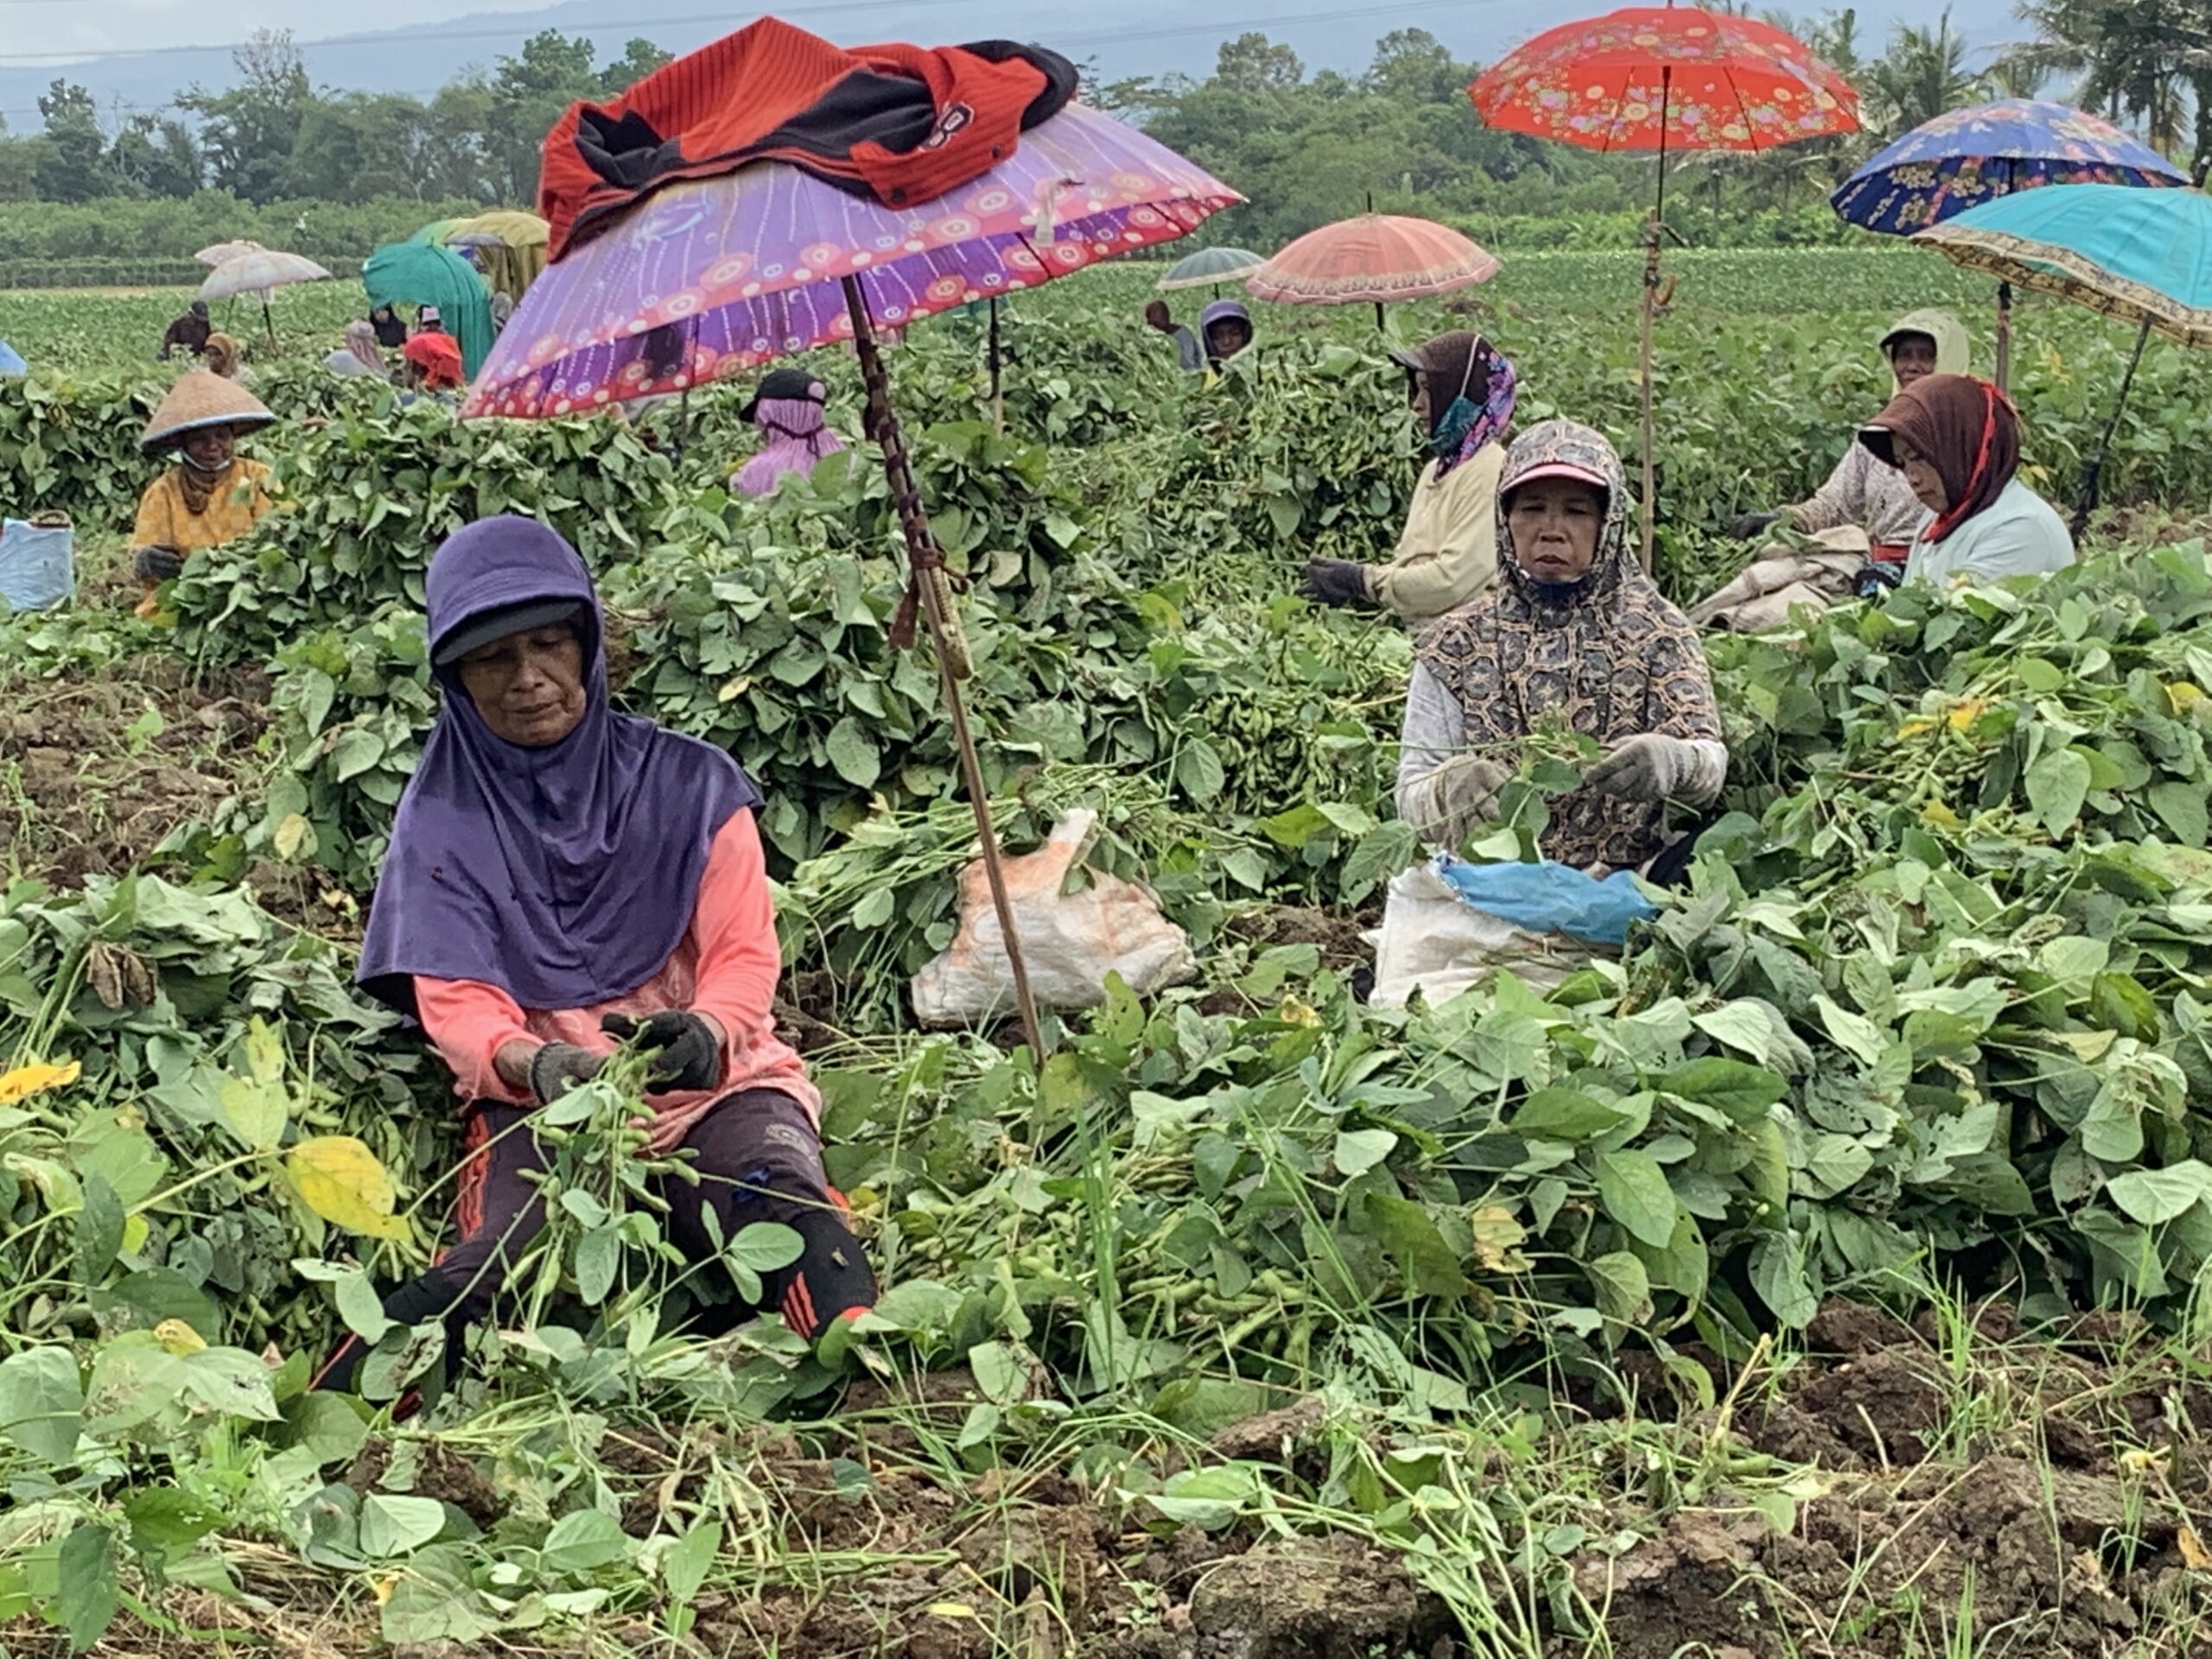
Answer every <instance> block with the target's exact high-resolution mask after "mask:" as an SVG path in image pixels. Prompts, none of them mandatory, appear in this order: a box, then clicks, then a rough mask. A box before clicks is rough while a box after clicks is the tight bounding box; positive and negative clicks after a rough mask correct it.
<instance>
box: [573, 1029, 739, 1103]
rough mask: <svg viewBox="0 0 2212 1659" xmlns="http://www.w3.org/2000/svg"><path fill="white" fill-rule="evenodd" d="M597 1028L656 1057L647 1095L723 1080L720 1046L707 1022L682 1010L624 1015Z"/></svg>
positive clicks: (707, 1086)
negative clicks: (636, 1016) (641, 1016)
mask: <svg viewBox="0 0 2212 1659" xmlns="http://www.w3.org/2000/svg"><path fill="white" fill-rule="evenodd" d="M599 1028H600V1029H601V1031H603V1032H605V1033H607V1035H608V1036H610V1037H613V1038H614V1039H617V1040H618V1041H620V1042H625V1043H634V1044H635V1045H636V1046H638V1047H639V1048H640V1049H643V1050H644V1051H645V1052H648V1053H653V1054H655V1055H656V1056H657V1058H655V1059H654V1061H653V1069H652V1080H653V1082H654V1083H655V1084H658V1087H657V1088H654V1089H652V1090H649V1091H648V1092H650V1093H652V1094H665V1093H667V1092H668V1091H670V1090H675V1089H711V1088H713V1087H714V1086H715V1084H718V1083H720V1082H721V1080H722V1046H721V1043H720V1042H718V1041H716V1040H715V1033H714V1032H713V1031H712V1030H710V1029H709V1027H708V1025H707V1022H706V1021H705V1020H702V1019H701V1018H700V1017H699V1016H698V1015H697V1014H691V1013H689V1012H687V1011H686V1010H684V1009H682V1008H664V1009H662V1010H661V1011H660V1012H659V1013H658V1014H648V1015H646V1016H645V1018H644V1019H643V1020H632V1018H631V1017H630V1016H629V1015H628V1014H607V1015H604V1016H602V1017H601V1020H600V1022H599Z"/></svg>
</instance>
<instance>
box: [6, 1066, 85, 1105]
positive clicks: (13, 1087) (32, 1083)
mask: <svg viewBox="0 0 2212 1659" xmlns="http://www.w3.org/2000/svg"><path fill="white" fill-rule="evenodd" d="M84 1069H85V1068H84V1067H83V1066H81V1065H78V1064H77V1062H76V1061H74V1060H70V1061H67V1063H65V1064H63V1065H19V1066H17V1067H16V1069H15V1070H14V1071H10V1072H7V1073H5V1074H4V1075H0V1106H13V1105H14V1104H15V1103H16V1102H17V1101H19V1100H29V1098H30V1097H31V1096H33V1095H42V1094H44V1093H45V1092H46V1091H47V1090H49V1089H62V1088H67V1086H68V1085H69V1084H73V1083H74V1082H76V1081H77V1079H78V1077H79V1076H81V1075H82V1074H83V1071H84Z"/></svg>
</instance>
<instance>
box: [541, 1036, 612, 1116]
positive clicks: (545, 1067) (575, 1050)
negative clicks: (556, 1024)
mask: <svg viewBox="0 0 2212 1659" xmlns="http://www.w3.org/2000/svg"><path fill="white" fill-rule="evenodd" d="M603 1064H604V1062H603V1061H602V1060H601V1058H600V1057H599V1056H598V1055H596V1054H594V1053H593V1052H591V1051H590V1050H589V1049H588V1048H579V1047H577V1046H576V1045H575V1044H574V1043H548V1044H546V1045H545V1046H544V1047H543V1048H541V1049H539V1050H538V1051H537V1053H535V1054H533V1055H531V1057H530V1092H531V1096H532V1098H534V1099H535V1100H536V1101H537V1103H538V1104H539V1105H541V1106H550V1105H551V1104H552V1103H554V1102H555V1101H556V1100H558V1099H560V1097H561V1096H563V1095H565V1094H567V1093H568V1092H569V1090H571V1089H573V1088H575V1086H576V1085H577V1084H580V1083H589V1082H590V1081H591V1080H592V1079H593V1078H594V1077H597V1076H598V1075H599V1068H600V1067H601V1065H603Z"/></svg>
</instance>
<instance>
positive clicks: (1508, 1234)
mask: <svg viewBox="0 0 2212 1659" xmlns="http://www.w3.org/2000/svg"><path fill="white" fill-rule="evenodd" d="M1467 1224H1468V1226H1469V1227H1470V1228H1471V1229H1472V1230H1473V1231H1474V1240H1475V1260H1476V1261H1477V1262H1480V1263H1481V1264H1482V1265H1483V1266H1484V1268H1488V1269H1489V1270H1490V1271H1491V1272H1492V1273H1522V1272H1525V1271H1527V1269H1528V1266H1529V1258H1528V1257H1527V1256H1525V1255H1522V1254H1521V1243H1522V1240H1523V1239H1525V1238H1527V1237H1528V1236H1529V1230H1528V1229H1527V1228H1526V1227H1523V1226H1522V1224H1520V1223H1519V1222H1518V1221H1516V1220H1515V1219H1514V1217H1513V1212H1512V1211H1510V1210H1501V1209H1500V1208H1499V1207H1498V1206H1497V1205H1494V1204H1485V1205H1481V1206H1480V1207H1479V1208H1478V1209H1475V1210H1471V1211H1469V1212H1468V1214H1467Z"/></svg>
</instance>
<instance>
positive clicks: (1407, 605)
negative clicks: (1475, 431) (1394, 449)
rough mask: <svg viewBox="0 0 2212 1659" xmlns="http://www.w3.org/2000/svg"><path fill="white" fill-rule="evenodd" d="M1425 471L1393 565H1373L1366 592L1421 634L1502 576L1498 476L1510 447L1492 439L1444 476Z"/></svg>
mask: <svg viewBox="0 0 2212 1659" xmlns="http://www.w3.org/2000/svg"><path fill="white" fill-rule="evenodd" d="M1436 467H1437V463H1436V462H1434V461H1431V462H1429V463H1428V465H1427V467H1425V468H1423V469H1422V472H1421V482H1420V483H1418V484H1416V485H1415V486H1414V504H1413V507H1412V509H1411V510H1410V511H1409V512H1408V513H1407V514H1406V527H1405V529H1404V531H1402V532H1401V533H1400V535H1399V537H1398V550H1397V552H1396V553H1395V555H1393V556H1392V557H1391V560H1390V563H1388V564H1382V565H1371V566H1370V567H1369V569H1368V572H1367V594H1368V597H1369V598H1370V599H1372V600H1373V601H1375V602H1376V604H1378V605H1380V606H1382V607H1383V608H1384V609H1385V610H1390V611H1395V612H1396V613H1398V614H1399V615H1400V616H1402V617H1403V618H1404V619H1405V620H1406V623H1407V626H1408V627H1410V628H1411V629H1412V630H1413V631H1414V632H1416V633H1418V632H1421V630H1422V629H1423V628H1424V627H1425V626H1427V624H1429V623H1430V622H1433V621H1434V620H1436V619H1437V618H1438V617H1440V616H1442V615H1444V614H1445V613H1446V612H1449V611H1456V610H1458V609H1459V607H1461V606H1462V605H1465V603H1466V602H1467V601H1469V600H1471V599H1472V598H1474V597H1475V596H1476V595H1477V594H1480V593H1482V592H1483V591H1484V590H1485V589H1486V588H1489V587H1490V585H1491V583H1492V582H1495V581H1497V480H1498V475H1499V474H1501V473H1502V472H1503V471H1504V469H1505V448H1504V446H1503V445H1502V444H1498V443H1494V442H1493V443H1486V444H1484V446H1483V447H1482V448H1479V449H1478V450H1477V451H1475V453H1474V454H1471V455H1470V456H1468V457H1467V459H1466V460H1465V461H1461V462H1460V463H1459V465H1458V466H1457V467H1453V468H1452V470H1451V472H1449V473H1448V474H1446V475H1445V476H1444V477H1443V478H1441V479H1440V478H1438V477H1437V475H1436Z"/></svg>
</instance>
